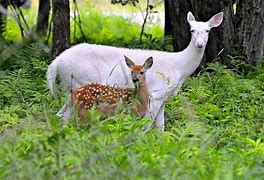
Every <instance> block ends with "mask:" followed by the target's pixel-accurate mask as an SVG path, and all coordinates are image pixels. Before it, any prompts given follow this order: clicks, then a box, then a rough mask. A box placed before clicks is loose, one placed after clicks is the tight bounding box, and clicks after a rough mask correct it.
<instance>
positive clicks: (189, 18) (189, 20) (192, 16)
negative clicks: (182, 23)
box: [187, 11, 195, 24]
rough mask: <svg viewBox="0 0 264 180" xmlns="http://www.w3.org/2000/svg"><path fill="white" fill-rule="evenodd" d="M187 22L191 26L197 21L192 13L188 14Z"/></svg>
mask: <svg viewBox="0 0 264 180" xmlns="http://www.w3.org/2000/svg"><path fill="white" fill-rule="evenodd" d="M187 21H188V23H189V24H190V22H191V21H195V17H194V15H193V14H192V13H191V11H189V12H188V14H187Z"/></svg>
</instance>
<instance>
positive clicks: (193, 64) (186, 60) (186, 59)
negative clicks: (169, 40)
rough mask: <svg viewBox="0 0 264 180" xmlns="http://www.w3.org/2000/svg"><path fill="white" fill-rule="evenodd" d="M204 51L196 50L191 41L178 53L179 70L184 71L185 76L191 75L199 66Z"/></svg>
mask: <svg viewBox="0 0 264 180" xmlns="http://www.w3.org/2000/svg"><path fill="white" fill-rule="evenodd" d="M204 50H205V47H202V48H198V47H196V46H195V43H194V42H193V41H192V40H191V41H190V43H189V45H188V46H187V48H185V49H184V50H183V51H182V52H180V54H181V56H180V57H181V58H180V60H181V62H180V63H179V68H180V69H181V70H182V71H184V72H183V73H184V75H185V76H189V75H191V74H192V73H193V72H194V71H195V69H196V68H197V67H198V66H199V64H200V63H201V60H202V58H203V54H204Z"/></svg>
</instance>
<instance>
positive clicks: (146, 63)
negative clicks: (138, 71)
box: [143, 57, 153, 70]
mask: <svg viewBox="0 0 264 180" xmlns="http://www.w3.org/2000/svg"><path fill="white" fill-rule="evenodd" d="M152 65H153V58H152V57H149V58H148V59H147V60H146V61H145V63H144V64H143V67H144V68H145V69H146V70H147V69H149V68H151V66H152Z"/></svg>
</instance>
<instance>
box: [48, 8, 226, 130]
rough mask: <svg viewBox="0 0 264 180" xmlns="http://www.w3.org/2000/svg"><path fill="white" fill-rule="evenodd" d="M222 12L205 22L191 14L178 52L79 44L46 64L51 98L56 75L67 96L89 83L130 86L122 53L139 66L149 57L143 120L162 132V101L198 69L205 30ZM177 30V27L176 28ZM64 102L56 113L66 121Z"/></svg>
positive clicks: (210, 26)
mask: <svg viewBox="0 0 264 180" xmlns="http://www.w3.org/2000/svg"><path fill="white" fill-rule="evenodd" d="M222 19H223V13H222V12H220V13H218V14H216V15H214V16H213V17H212V18H211V19H210V20H209V21H207V22H200V21H196V20H195V17H194V16H193V14H192V13H191V12H188V14H187V21H188V23H189V25H190V27H191V34H192V37H191V41H190V43H189V45H188V46H187V48H186V49H184V50H183V51H180V52H175V53H171V52H162V51H153V50H139V49H126V48H117V47H111V46H103V45H95V44H87V43H83V44H79V45H76V46H73V47H71V48H70V49H67V50H65V51H64V52H62V53H61V54H60V55H59V56H58V57H57V58H56V59H55V60H54V61H53V62H52V63H51V64H50V65H49V68H48V72H47V79H48V86H49V89H50V92H51V94H52V95H55V78H56V76H57V74H60V77H61V79H62V82H63V84H64V87H65V88H66V89H67V90H68V94H70V91H71V89H72V88H78V87H80V86H82V85H84V84H88V83H91V82H95V83H99V84H110V85H114V84H116V85H117V86H118V87H131V86H133V83H132V81H131V78H130V76H129V74H130V72H129V71H128V70H127V69H126V68H125V66H126V65H125V63H124V62H123V60H122V59H123V56H124V54H126V55H127V56H129V57H131V58H132V59H134V60H135V63H136V64H142V62H143V60H144V59H145V58H146V57H148V56H152V57H153V59H154V63H153V67H152V68H151V69H150V70H149V71H148V74H147V77H146V79H147V84H148V89H149V92H150V94H151V98H150V104H149V110H148V112H147V114H146V117H151V118H153V119H155V125H156V126H158V127H161V128H162V129H164V106H165V101H166V100H167V99H168V98H170V97H173V96H175V95H176V94H177V88H179V87H181V85H182V83H183V82H184V80H185V79H186V77H188V76H189V75H191V74H192V73H193V72H194V71H195V69H196V68H197V67H198V66H199V64H200V62H201V59H202V57H203V54H204V50H205V46H206V43H207V40H208V35H209V31H210V29H211V28H213V27H217V26H219V25H220V24H221V22H222ZM179 28H180V27H179ZM69 103H70V97H69V96H68V101H67V103H66V104H65V105H64V106H63V107H62V109H61V110H60V111H59V112H58V113H57V114H58V115H60V116H62V118H63V119H64V120H67V119H69V117H70V115H71V114H70V109H69V108H68V105H67V104H69Z"/></svg>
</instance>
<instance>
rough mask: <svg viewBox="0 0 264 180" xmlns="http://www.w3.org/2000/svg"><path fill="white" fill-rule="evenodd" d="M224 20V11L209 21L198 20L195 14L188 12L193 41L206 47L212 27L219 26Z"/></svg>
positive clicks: (200, 46) (199, 46)
mask: <svg viewBox="0 0 264 180" xmlns="http://www.w3.org/2000/svg"><path fill="white" fill-rule="evenodd" d="M222 20H223V12H220V13H218V14H216V15H214V16H213V17H212V18H211V19H210V20H209V21H207V22H201V21H196V20H195V17H194V16H193V14H192V13H191V12H188V14H187V21H188V23H189V24H190V27H191V30H190V31H191V33H192V41H193V42H194V44H195V46H196V47H198V48H203V47H205V46H206V43H207V41H208V35H209V31H210V29H211V28H213V27H217V26H219V25H220V24H221V23H222Z"/></svg>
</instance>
